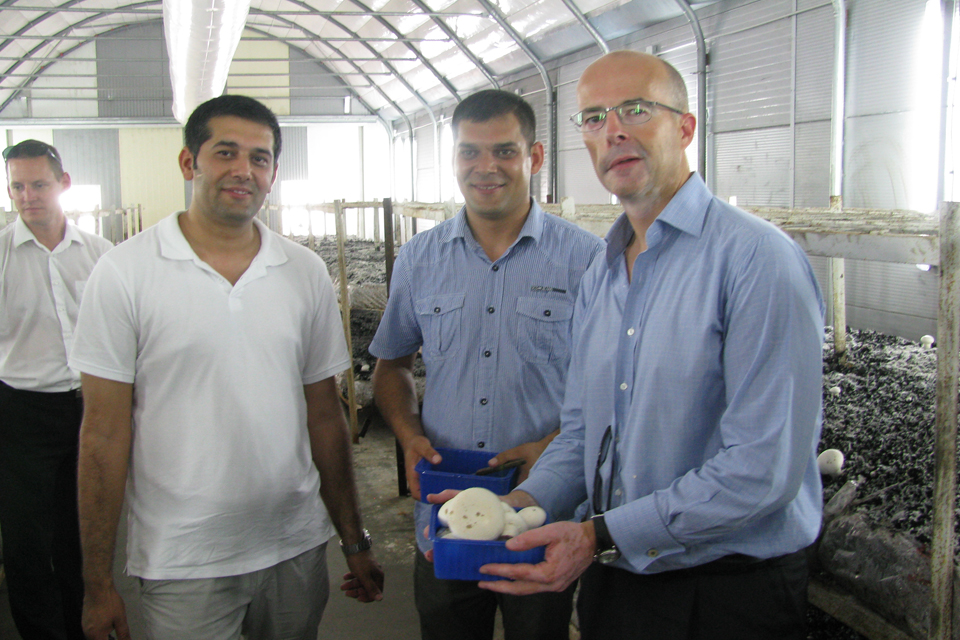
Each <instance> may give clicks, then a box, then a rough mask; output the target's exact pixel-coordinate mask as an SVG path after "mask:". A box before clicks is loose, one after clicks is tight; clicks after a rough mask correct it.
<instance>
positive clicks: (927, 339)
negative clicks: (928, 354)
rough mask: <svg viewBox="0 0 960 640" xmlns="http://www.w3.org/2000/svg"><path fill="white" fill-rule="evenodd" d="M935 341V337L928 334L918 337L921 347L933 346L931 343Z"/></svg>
mask: <svg viewBox="0 0 960 640" xmlns="http://www.w3.org/2000/svg"><path fill="white" fill-rule="evenodd" d="M935 341H936V339H935V338H934V337H933V336H930V335H926V336H921V337H920V346H921V347H923V348H924V349H929V348H930V347H932V346H933V343H934V342H935Z"/></svg>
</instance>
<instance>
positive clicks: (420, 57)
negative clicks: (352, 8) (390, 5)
mask: <svg viewBox="0 0 960 640" xmlns="http://www.w3.org/2000/svg"><path fill="white" fill-rule="evenodd" d="M350 2H352V3H353V4H355V5H356V6H358V7H360V9H361V10H363V11H366V12H367V13H369V14H370V16H371V17H372V18H374V19H375V20H376V21H377V22H379V23H380V25H381V26H383V28H384V29H386V30H387V31H389V32H390V33H392V34H393V35H394V36H396V38H397V40H398V41H400V42H403V44H404V46H406V47H407V49H409V50H410V51H411V53H413V55H415V56H416V57H417V60H419V61H420V64H422V65H423V66H425V67H426V68H427V69H429V70H430V73H432V74H433V76H434V77H435V78H436V79H437V80H438V81H439V82H440V84H441V85H443V87H444V88H445V89H446V90H447V91H449V92H450V94H451V95H452V96H453V97H454V98H455V99H456V100H457V101H458V102H459V101H460V94H459V93H458V92H457V90H456V88H455V87H454V86H453V85H452V84H450V81H449V80H447V79H446V78H445V77H444V76H443V74H442V73H440V72H439V71H437V69H436V67H434V66H433V64H431V62H430V61H429V60H427V59H426V58H425V57H424V56H423V54H422V53H420V50H419V49H417V48H416V47H415V46H413V44H411V43H410V42H409V41H407V40H406V39H405V38H404V35H403V34H402V33H400V32H399V31H397V29H396V27H394V26H393V25H392V24H390V22H389V21H388V20H387V19H386V18H384V17H383V16H379V15H377V13H376V12H375V11H374V10H373V9H371V8H370V7H368V6H367V5H365V4H363V3H362V2H360V0H350Z"/></svg>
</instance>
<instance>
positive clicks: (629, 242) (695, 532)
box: [480, 51, 823, 640]
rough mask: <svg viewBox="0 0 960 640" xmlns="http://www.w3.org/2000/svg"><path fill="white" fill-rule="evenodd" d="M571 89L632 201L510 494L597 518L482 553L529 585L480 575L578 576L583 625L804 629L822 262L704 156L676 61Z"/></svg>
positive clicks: (597, 163)
mask: <svg viewBox="0 0 960 640" xmlns="http://www.w3.org/2000/svg"><path fill="white" fill-rule="evenodd" d="M577 98H578V102H579V106H580V109H581V111H580V112H579V113H577V114H576V115H575V116H574V117H573V120H574V124H575V125H576V126H577V127H578V128H579V129H580V131H581V133H582V135H583V140H584V143H585V144H586V147H587V149H588V151H589V152H590V157H591V159H592V161H593V164H594V168H595V170H596V173H597V176H598V177H599V178H600V181H601V182H602V183H603V185H604V186H605V187H606V188H607V189H608V190H609V191H610V192H611V193H613V194H615V195H616V196H617V197H618V198H619V200H620V202H621V204H622V205H623V209H624V213H623V215H621V216H620V218H618V219H617V221H616V222H615V223H614V225H613V227H612V228H611V230H610V232H609V234H608V235H607V251H606V255H605V256H603V258H602V259H599V260H597V261H596V262H594V264H593V266H592V267H591V269H590V270H589V271H588V272H587V274H586V275H585V276H584V279H583V283H582V285H581V288H580V295H579V297H578V299H577V308H576V312H575V314H576V315H575V319H574V348H573V356H572V361H571V366H570V371H569V374H568V378H567V393H566V396H565V401H564V407H563V413H562V417H561V433H560V435H559V436H557V438H555V439H554V440H553V442H552V443H551V444H550V446H549V447H548V448H547V450H546V451H545V452H544V453H543V455H542V456H541V457H540V460H539V462H538V463H537V466H536V467H534V469H533V471H532V472H531V475H530V477H529V479H528V480H527V481H526V482H525V483H524V484H522V485H520V486H519V487H518V489H517V490H516V491H514V492H513V493H512V494H510V495H509V496H507V502H509V503H511V504H513V505H515V506H528V505H530V504H535V503H538V504H540V505H541V506H543V507H545V508H546V509H547V510H548V511H550V512H551V513H552V514H553V516H554V519H559V518H560V517H562V516H563V515H564V514H567V513H570V512H572V511H574V509H575V508H576V507H577V506H578V505H582V506H583V509H584V510H585V511H586V512H587V513H586V514H585V515H586V516H587V517H586V518H585V519H584V520H583V521H582V522H581V523H573V522H558V523H555V524H550V525H547V526H545V527H542V528H541V529H537V530H533V531H530V532H527V533H525V534H522V535H520V536H518V537H516V538H514V539H513V540H511V541H509V542H507V546H508V547H509V548H511V549H527V548H532V547H535V546H539V545H544V544H546V545H548V546H547V555H546V561H545V562H544V563H542V564H539V565H487V566H486V567H485V568H484V569H482V571H485V572H486V573H489V574H491V575H500V576H505V577H508V578H513V579H514V580H515V581H514V582H509V581H500V582H481V583H480V584H481V586H483V587H485V588H487V589H490V590H493V591H498V592H503V593H513V594H524V593H535V592H539V591H550V590H557V589H564V588H565V587H566V585H568V584H569V583H570V582H571V581H572V580H574V579H576V578H577V577H580V576H582V577H581V582H580V585H581V586H580V599H579V601H578V613H579V620H580V624H581V632H582V638H583V639H584V640H595V639H599V638H603V639H606V638H644V639H645V640H651V639H653V640H660V639H662V640H684V639H693V638H711V640H725V639H730V640H744V639H769V640H787V639H789V640H803V639H804V638H806V632H805V605H806V581H807V565H806V555H805V549H806V547H807V546H809V545H810V544H811V543H812V542H813V541H814V539H815V538H816V536H817V533H818V531H819V528H820V521H821V499H822V498H821V485H820V476H819V473H818V470H817V464H816V446H817V442H818V439H819V434H820V425H821V377H822V373H821V369H822V362H821V343H822V336H823V301H822V298H821V295H820V290H819V286H818V284H817V281H816V278H815V277H814V274H813V272H812V270H811V268H810V265H809V263H808V261H807V259H806V257H805V256H804V254H803V252H802V251H801V249H800V248H799V247H798V246H797V245H796V243H794V242H793V241H792V240H790V239H789V238H788V237H787V236H786V235H785V234H783V233H782V232H781V231H779V230H778V229H776V228H775V227H773V226H772V225H770V224H769V223H767V222H765V221H763V220H760V219H759V218H756V217H754V216H751V215H750V214H747V213H745V212H744V211H741V210H739V209H737V208H735V207H733V206H730V205H728V204H727V203H725V202H723V201H722V200H720V199H718V198H716V197H714V196H713V195H712V194H711V193H710V191H709V190H708V189H707V188H706V186H705V185H704V183H703V181H702V180H701V178H700V176H699V175H697V174H696V173H691V172H690V169H689V167H688V164H687V159H686V155H685V149H686V148H687V146H688V145H689V144H690V142H691V141H692V140H693V136H694V131H695V128H696V121H695V118H694V116H693V115H691V114H689V113H687V110H688V107H687V95H686V89H685V86H684V83H683V80H682V78H681V77H680V75H679V74H678V73H677V71H676V70H675V69H674V68H673V67H671V66H670V65H668V64H667V63H665V62H663V61H662V60H660V59H658V58H656V57H654V56H651V55H647V54H641V53H636V52H631V51H619V52H614V53H611V54H608V55H606V56H604V57H602V58H600V59H599V60H598V61H596V62H594V63H593V64H591V65H590V66H589V67H588V68H587V69H586V71H584V74H583V76H582V77H581V79H580V82H579V84H578V86H577ZM701 99H703V98H702V97H701ZM700 152H701V153H704V152H705V150H704V149H701V150H700Z"/></svg>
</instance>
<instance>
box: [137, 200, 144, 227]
mask: <svg viewBox="0 0 960 640" xmlns="http://www.w3.org/2000/svg"><path fill="white" fill-rule="evenodd" d="M141 231H143V205H141V204H138V205H137V233H140V232H141Z"/></svg>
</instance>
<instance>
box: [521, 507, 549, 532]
mask: <svg viewBox="0 0 960 640" xmlns="http://www.w3.org/2000/svg"><path fill="white" fill-rule="evenodd" d="M520 517H521V518H523V520H524V522H526V523H527V528H528V529H536V528H537V527H539V526H541V525H543V523H544V522H546V521H547V512H546V511H544V510H543V509H542V508H540V507H527V508H525V509H520Z"/></svg>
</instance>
